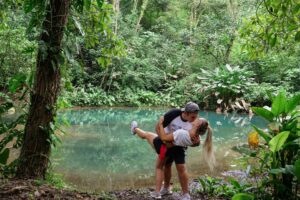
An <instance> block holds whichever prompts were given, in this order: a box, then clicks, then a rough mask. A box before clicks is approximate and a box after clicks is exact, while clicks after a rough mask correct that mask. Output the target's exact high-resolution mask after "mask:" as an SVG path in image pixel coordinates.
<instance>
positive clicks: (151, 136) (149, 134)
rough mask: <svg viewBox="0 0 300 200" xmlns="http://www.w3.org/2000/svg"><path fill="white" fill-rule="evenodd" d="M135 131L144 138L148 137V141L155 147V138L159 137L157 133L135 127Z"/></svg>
mask: <svg viewBox="0 0 300 200" xmlns="http://www.w3.org/2000/svg"><path fill="white" fill-rule="evenodd" d="M134 132H135V133H136V134H137V135H138V136H139V137H140V138H142V139H146V140H147V142H148V143H149V144H150V145H151V146H152V147H153V148H154V145H153V139H154V138H156V137H157V134H155V133H152V132H148V131H144V130H142V129H140V128H135V129H134Z"/></svg>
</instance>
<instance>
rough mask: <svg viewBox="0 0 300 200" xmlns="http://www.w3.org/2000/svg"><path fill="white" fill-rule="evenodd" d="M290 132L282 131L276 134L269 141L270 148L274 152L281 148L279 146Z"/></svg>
mask: <svg viewBox="0 0 300 200" xmlns="http://www.w3.org/2000/svg"><path fill="white" fill-rule="evenodd" d="M289 134H290V132H289V131H284V132H281V133H279V134H278V135H276V136H275V137H273V138H272V140H271V141H270V142H269V146H270V150H271V151H272V152H273V153H275V152H277V151H279V150H280V149H281V147H282V146H283V145H284V143H285V141H286V139H287V138H288V136H289Z"/></svg>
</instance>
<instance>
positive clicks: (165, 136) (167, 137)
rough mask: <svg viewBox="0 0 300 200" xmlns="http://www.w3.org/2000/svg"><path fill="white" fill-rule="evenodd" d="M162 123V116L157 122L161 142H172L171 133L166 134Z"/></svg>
mask: <svg viewBox="0 0 300 200" xmlns="http://www.w3.org/2000/svg"><path fill="white" fill-rule="evenodd" d="M163 122H164V117H163V116H162V117H160V119H159V122H158V126H159V132H160V138H161V140H162V141H165V142H172V141H174V137H173V133H169V134H166V132H165V129H164V126H163Z"/></svg>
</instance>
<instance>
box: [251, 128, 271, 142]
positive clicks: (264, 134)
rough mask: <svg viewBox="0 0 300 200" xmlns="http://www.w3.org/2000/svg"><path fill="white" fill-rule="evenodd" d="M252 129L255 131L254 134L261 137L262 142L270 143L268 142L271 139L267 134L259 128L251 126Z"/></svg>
mask: <svg viewBox="0 0 300 200" xmlns="http://www.w3.org/2000/svg"><path fill="white" fill-rule="evenodd" d="M252 127H253V128H254V129H255V130H256V132H257V133H258V134H259V135H260V136H261V137H262V138H264V140H265V141H266V142H268V143H269V142H270V140H271V139H272V137H271V136H270V135H269V134H268V133H266V132H264V131H263V130H261V129H260V128H257V127H256V126H254V125H252Z"/></svg>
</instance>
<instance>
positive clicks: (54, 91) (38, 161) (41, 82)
mask: <svg viewBox="0 0 300 200" xmlns="http://www.w3.org/2000/svg"><path fill="white" fill-rule="evenodd" d="M70 2H71V0H50V2H49V5H48V7H47V10H46V17H45V19H44V22H43V30H42V33H41V38H40V43H39V44H40V46H39V50H38V54H37V65H36V74H35V83H34V86H33V91H32V93H31V104H30V109H29V116H28V120H27V123H26V126H25V134H24V143H23V146H22V149H21V154H20V162H19V165H18V169H17V177H19V178H44V177H45V173H46V170H47V167H48V162H49V156H50V150H51V149H50V148H51V147H50V141H51V138H50V136H51V134H52V131H51V128H52V126H51V123H52V122H53V118H54V116H55V113H56V112H55V104H56V100H57V96H58V93H59V88H60V79H61V76H60V69H59V58H60V56H61V55H60V54H61V42H62V38H63V31H64V27H65V26H66V23H67V18H68V13H69V9H70Z"/></svg>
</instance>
